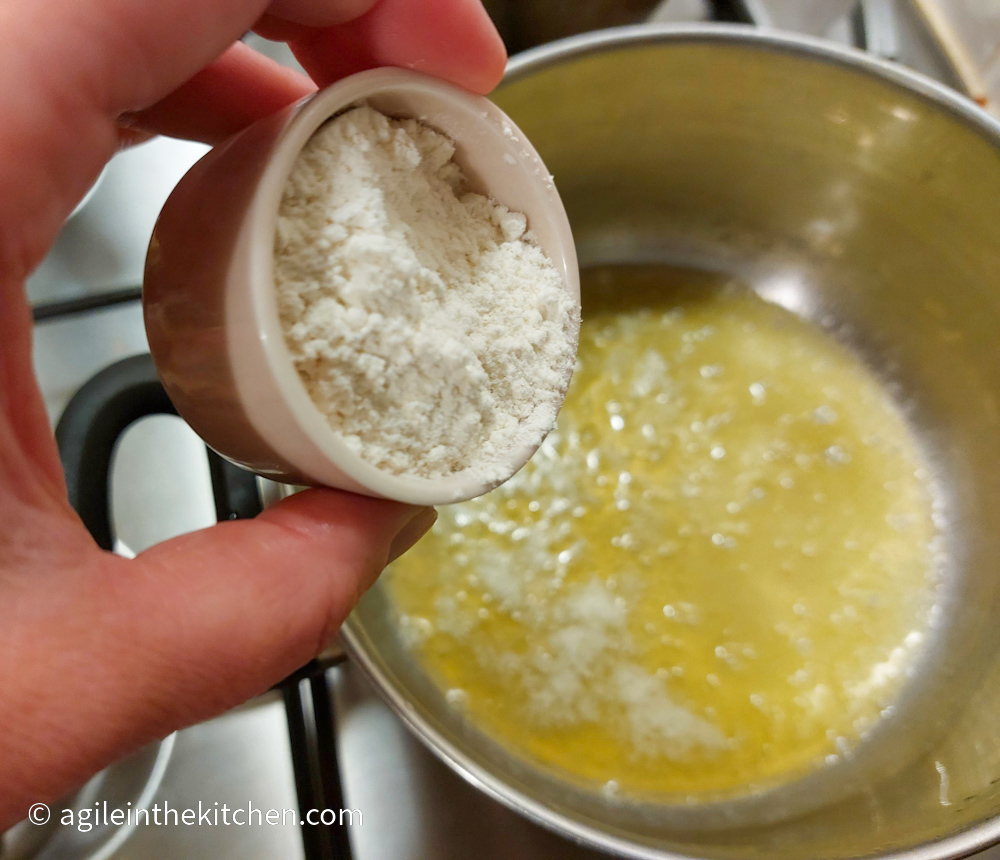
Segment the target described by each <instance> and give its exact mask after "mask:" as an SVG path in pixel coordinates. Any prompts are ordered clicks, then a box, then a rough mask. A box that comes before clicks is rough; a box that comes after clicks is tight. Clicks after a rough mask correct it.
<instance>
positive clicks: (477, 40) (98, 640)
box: [0, 0, 505, 830]
mask: <svg viewBox="0 0 1000 860" xmlns="http://www.w3.org/2000/svg"><path fill="white" fill-rule="evenodd" d="M251 27H254V28H255V29H257V30H258V32H260V33H261V34H262V35H265V36H267V37H269V38H281V39H285V40H287V41H289V44H290V45H291V47H292V49H293V51H294V52H295V54H296V56H297V57H298V58H299V61H300V62H301V63H302V65H303V67H304V68H305V69H306V70H307V71H308V72H309V74H310V75H311V76H312V78H313V80H314V81H316V82H317V83H319V84H320V85H322V84H326V83H329V82H330V81H332V80H334V79H336V78H339V77H342V76H343V75H346V74H349V73H351V72H354V71H359V70H361V69H364V68H369V67H373V66H378V65H399V66H406V67H409V68H414V69H418V70H420V71H423V72H427V73H429V74H433V75H436V76H438V77H443V78H447V79H450V80H452V81H455V82H457V83H459V84H462V85H464V86H466V87H467V88H469V89H472V90H476V91H478V92H487V91H489V90H490V89H492V87H493V86H494V85H495V84H496V83H497V82H498V81H499V79H500V77H501V75H502V73H503V67H504V62H505V53H504V49H503V45H502V43H501V42H500V39H499V36H498V35H497V33H496V31H495V29H494V28H493V26H492V24H491V23H490V21H489V19H488V17H487V16H486V14H485V12H484V11H483V9H482V7H481V6H480V4H479V0H273V2H271V4H270V6H268V3H267V0H163V2H157V3H144V2H134V0H32V2H30V3H9V4H5V5H4V7H3V8H2V9H0V35H2V36H3V42H4V45H5V49H4V54H3V57H2V59H0V69H2V74H0V691H2V692H0V726H2V728H3V731H2V732H0V830H2V829H4V828H5V827H7V826H8V825H10V824H12V823H13V822H14V821H15V820H17V819H19V818H20V817H21V816H23V815H24V814H25V813H26V811H27V809H28V806H29V805H30V804H31V803H35V802H39V801H42V802H48V801H52V800H54V799H56V798H57V797H59V796H60V795H61V794H63V793H64V792H66V791H67V790H69V789H71V788H73V787H75V786H76V785H78V784H79V783H81V782H82V781H83V780H85V779H86V778H87V777H88V776H89V775H91V774H92V773H94V772H96V771H97V770H99V769H100V768H101V767H104V766H105V765H107V764H109V763H110V762H112V761H113V760H115V759H117V758H119V757H121V756H122V755H124V754H126V753H127V752H129V751H130V750H132V749H134V748H136V747H138V746H140V745H142V744H143V743H146V742H148V741H150V740H153V739H154V738H157V737H162V736H163V735H165V734H167V733H169V732H170V731H172V730H174V729H177V728H180V727H182V726H185V725H189V724H191V723H193V722H196V721H199V720H203V719H206V718H208V717H211V716H213V715H215V714H218V713H221V712H223V711H225V710H227V709H228V708H231V707H233V706H234V705H236V704H238V703H239V702H241V701H243V700H245V699H247V698H249V697H251V696H253V695H255V694H257V693H260V692H262V691H264V690H266V689H267V688H268V687H269V686H270V685H271V684H273V683H275V682H276V681H278V680H279V679H281V678H282V677H284V676H285V675H287V674H288V673H290V672H292V671H293V670H294V669H296V668H297V667H299V666H300V665H302V664H304V663H306V662H307V661H308V660H309V659H311V658H312V657H313V656H315V655H316V654H317V652H318V651H319V650H321V648H322V647H323V646H324V644H325V643H327V642H328V641H329V640H330V638H331V637H332V636H333V635H334V634H335V632H336V631H337V629H338V628H339V627H340V624H341V622H342V621H343V619H344V618H345V616H346V615H347V613H348V612H349V611H350V609H351V608H352V607H353V606H354V604H355V603H356V602H357V599H358V598H359V597H360V595H361V594H362V593H363V592H364V590H365V589H366V588H367V587H368V586H369V585H370V584H371V582H372V581H373V580H374V578H375V577H376V576H377V575H378V573H379V572H380V571H381V570H382V568H383V567H384V566H385V564H386V562H387V560H388V559H391V558H392V557H394V556H395V555H397V554H399V553H401V552H403V551H405V549H407V548H408V547H409V546H410V545H411V544H412V543H413V542H415V541H416V540H417V539H418V538H419V537H420V535H422V534H423V532H424V531H426V530H427V528H429V527H430V524H431V523H432V522H433V518H434V513H433V511H432V510H431V509H427V508H414V507H410V506H406V505H401V504H395V503H391V502H383V501H377V500H374V499H368V498H363V497H360V496H354V495H351V494H348V493H343V492H338V491H333V490H310V491H308V492H305V493H301V494H299V495H297V496H295V497H293V498H291V499H288V500H286V501H285V502H283V503H281V504H280V505H277V506H276V507H274V508H271V509H269V510H268V511H266V512H265V513H264V514H262V515H261V516H259V517H258V518H257V519H256V520H253V521H243V522H231V523H223V524H220V525H217V526H214V527H212V528H210V529H205V530H204V531H200V532H195V533H193V534H189V535H184V536H182V537H179V538H176V539H174V540H171V541H167V542H166V543H163V544H160V545H159V546H156V547H153V548H152V549H150V550H147V551H146V552H144V553H142V554H140V555H139V556H138V557H137V558H136V559H133V560H126V559H122V558H117V557H115V556H112V555H110V554H108V553H104V552H102V551H101V550H99V549H98V548H97V546H96V545H95V544H94V542H93V541H92V540H91V539H90V536H89V535H88V534H87V532H86V530H85V529H84V527H83V525H82V523H81V522H80V520H79V519H78V518H77V516H76V515H75V513H74V512H73V511H72V509H71V508H70V506H69V504H68V502H67V500H66V491H65V487H64V483H63V477H62V469H61V466H60V463H59V456H58V452H57V451H56V447H55V443H54V441H53V437H52V434H51V432H50V431H49V426H48V420H47V417H46V414H45V408H44V404H43V401H42V397H41V394H40V392H39V389H38V385H37V382H36V380H35V376H34V373H33V370H32V360H31V333H32V324H31V313H30V309H29V307H28V304H27V301H26V299H25V295H24V280H25V278H26V277H27V275H28V274H29V273H30V272H31V270H32V269H33V268H34V267H35V266H36V265H37V264H38V262H39V261H40V260H41V258H42V256H43V255H44V254H45V252H46V251H47V249H48V248H49V247H50V245H51V244H52V242H53V240H54V239H55V236H56V234H57V233H58V231H59V228H60V227H61V225H62V223H63V221H64V220H65V218H66V216H67V215H68V214H69V212H70V211H71V210H72V208H73V206H74V205H75V203H76V202H77V201H78V200H79V199H80V197H81V196H82V195H83V193H84V192H85V191H86V189H87V187H88V186H89V185H90V183H91V182H93V180H94V179H95V178H96V176H97V174H98V173H99V171H100V169H101V168H102V167H103V165H104V163H105V162H106V161H107V160H108V158H110V157H111V155H113V154H114V152H115V150H116V149H117V148H118V147H119V146H120V145H121V143H122V142H131V141H135V140H139V139H142V138H143V137H144V136H146V135H148V134H151V133H167V134H171V135H174V136H178V137H190V138H193V139H197V140H203V141H206V142H208V143H216V142H218V141H220V140H224V139H225V138H226V137H228V136H229V135H231V134H232V133H234V132H236V131H238V130H239V129H240V128H242V127H244V126H245V125H247V124H248V123H250V122H252V121H253V120H255V119H257V118H259V117H261V116H264V115H266V114H268V113H271V112H272V111H274V110H277V109H278V108H280V107H282V106H284V105H285V104H287V103H289V102H292V101H294V100H296V99H298V98H300V97H302V96H304V95H307V94H308V93H309V92H310V91H312V90H313V89H314V84H313V83H312V82H311V81H309V80H308V79H306V78H304V77H302V76H301V75H298V74H296V73H294V72H292V71H290V70H288V69H284V68H282V67H280V66H278V65H277V64H275V63H273V62H271V61H270V60H268V59H266V58H264V57H262V56H260V55H258V54H255V53H254V52H253V51H251V50H250V49H248V48H246V46H244V45H242V44H240V43H239V42H238V41H236V40H238V39H239V37H240V36H241V35H242V34H243V33H244V32H245V31H246V30H247V29H249V28H251Z"/></svg>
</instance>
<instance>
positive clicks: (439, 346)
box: [275, 106, 579, 482]
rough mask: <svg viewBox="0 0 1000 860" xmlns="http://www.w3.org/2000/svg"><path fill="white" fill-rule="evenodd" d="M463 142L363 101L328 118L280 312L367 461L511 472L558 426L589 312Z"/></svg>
mask: <svg viewBox="0 0 1000 860" xmlns="http://www.w3.org/2000/svg"><path fill="white" fill-rule="evenodd" d="M454 151H455V149H454V144H453V143H452V141H451V140H450V139H449V138H447V137H445V136H444V135H442V134H441V133H439V132H437V131H435V130H434V129H432V128H430V127H428V126H427V125H424V124H422V123H420V122H418V121H416V120H412V119H404V120H396V119H390V118H388V117H386V116H384V115H383V114H381V113H379V112H377V111H375V110H374V109H372V108H370V107H367V106H362V107H357V108H353V109H351V110H349V111H348V112H346V113H344V114H341V115H340V116H338V117H336V118H335V119H333V120H331V121H329V122H328V123H326V124H325V125H324V126H323V127H322V128H320V129H319V130H318V131H317V132H316V134H315V135H313V137H312V138H311V139H310V140H309V142H308V143H307V144H306V146H305V148H304V150H303V151H302V153H301V154H300V155H299V157H298V159H297V160H296V162H295V165H294V167H293V169H292V173H291V176H290V178H289V180H288V184H287V186H286V188H285V191H284V196H283V198H282V201H281V208H280V211H279V217H278V228H277V235H276V240H275V278H276V283H277V290H278V304H279V310H280V315H281V323H282V328H283V331H284V334H285V340H286V343H287V345H288V348H289V350H290V351H291V355H292V359H293V361H294V362H295V366H296V368H297V370H298V372H299V375H300V377H301V379H302V381H303V382H304V384H305V387H306V389H307V390H308V392H309V395H310V396H311V397H312V399H313V401H314V402H315V404H316V406H317V407H318V408H319V410H320V411H321V412H322V413H323V414H324V415H325V416H326V418H327V419H328V421H329V423H330V425H331V427H333V428H334V429H335V430H336V431H337V432H339V433H340V434H341V435H342V436H343V438H344V439H345V440H346V442H347V444H348V445H349V446H350V447H351V448H352V449H353V450H354V451H355V452H357V453H358V454H359V455H360V456H361V457H362V458H364V459H365V460H367V461H368V462H370V463H372V464H374V465H375V466H378V467H379V468H381V469H384V470H386V471H388V472H392V473H394V474H410V475H420V476H424V477H429V478H430V477H439V476H445V475H451V474H454V473H456V472H460V471H463V470H470V471H469V472H468V473H467V474H469V476H470V477H476V478H481V479H483V480H488V481H494V482H499V481H501V480H504V479H506V478H507V477H509V476H510V471H511V469H510V467H509V466H508V465H507V461H508V460H509V456H510V454H511V452H512V451H513V450H515V449H516V448H518V447H520V446H523V445H537V444H538V443H539V442H540V441H541V439H542V438H543V437H544V435H545V434H546V433H547V432H548V431H549V430H550V429H551V427H552V425H553V423H554V421H555V417H556V412H557V410H558V408H559V405H560V404H561V402H562V397H563V394H564V393H565V390H566V387H567V385H568V383H569V378H570V375H571V373H572V369H573V365H574V361H575V355H576V341H577V332H578V327H579V319H578V311H577V308H576V304H575V302H574V301H573V300H571V299H570V297H569V296H568V294H567V293H566V291H565V289H564V288H563V284H562V279H561V277H560V275H559V273H558V272H557V271H556V269H555V267H554V266H553V264H552V262H551V261H550V260H549V259H548V258H547V257H546V256H545V254H544V253H543V252H542V250H541V249H540V248H539V247H538V245H537V244H536V242H535V241H534V239H533V238H532V234H531V233H530V231H528V230H527V224H526V220H525V216H524V215H521V214H519V213H517V212H511V211H510V210H508V209H506V208H505V207H504V206H501V205H500V204H499V203H497V202H496V201H494V200H492V199H490V198H488V197H484V196H482V195H480V194H474V193H470V192H469V191H467V190H466V181H465V177H464V176H463V175H462V172H461V170H460V169H459V167H458V165H457V164H456V163H455V161H454V158H453V156H454Z"/></svg>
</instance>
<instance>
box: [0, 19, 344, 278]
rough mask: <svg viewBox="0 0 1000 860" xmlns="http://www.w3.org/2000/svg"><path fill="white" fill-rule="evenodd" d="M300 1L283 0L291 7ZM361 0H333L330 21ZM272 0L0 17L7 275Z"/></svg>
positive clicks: (1, 194)
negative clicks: (159, 109) (144, 115)
mask: <svg viewBox="0 0 1000 860" xmlns="http://www.w3.org/2000/svg"><path fill="white" fill-rule="evenodd" d="M299 3H301V4H302V7H303V8H304V9H306V11H307V12H309V11H310V10H312V11H313V12H314V11H315V9H316V8H317V4H316V2H315V0H283V6H282V8H283V10H284V12H285V14H294V10H295V9H296V8H298V4H299ZM356 3H357V0H330V2H329V10H330V18H329V20H330V21H337V20H340V19H341V13H342V11H343V10H345V9H347V10H349V9H353V8H355V6H356ZM266 8H267V0H170V2H166V3H157V2H153V3H144V2H135V0H31V2H30V3H6V4H3V11H2V13H0V35H2V36H3V39H4V45H5V48H4V51H3V53H2V55H0V117H2V118H3V122H2V123H0V273H2V274H4V275H9V276H11V277H12V278H16V279H21V278H23V277H25V276H26V275H27V273H28V272H29V271H30V270H31V269H32V268H33V267H34V265H35V264H36V263H37V262H38V260H40V259H41V256H42V254H43V253H44V252H45V250H46V248H47V247H48V245H49V243H50V242H51V240H52V238H53V237H54V236H55V234H56V232H57V231H58V229H59V227H60V226H61V225H62V222H63V220H64V219H65V217H66V216H67V215H68V214H69V212H70V211H71V210H72V208H73V206H74V205H75V203H76V202H77V201H78V200H79V199H80V197H81V196H82V195H83V193H84V192H85V191H86V190H87V188H88V187H89V186H90V184H91V183H92V182H93V181H94V179H95V178H96V177H97V174H98V172H99V171H100V169H101V167H102V166H103V164H104V163H105V162H106V161H107V159H108V158H109V157H110V156H111V155H112V154H113V153H114V151H115V149H116V148H117V146H118V134H117V131H116V128H115V124H114V119H115V118H116V117H117V116H118V115H120V114H122V113H134V112H138V111H142V110H145V109H146V108H149V107H150V106H152V105H154V104H155V103H156V102H158V101H160V100H161V99H163V98H164V97H166V96H167V94H168V93H170V92H171V91H172V90H174V89H176V88H177V87H179V86H181V85H182V84H183V83H184V82H185V81H187V80H188V79H189V78H191V77H192V76H193V75H195V73H197V72H198V71H199V70H200V69H201V68H202V67H204V66H205V65H207V64H209V63H211V62H213V61H214V60H215V59H217V58H218V57H219V56H221V55H222V53H223V52H224V51H225V50H226V49H227V48H228V47H229V46H230V45H232V44H233V43H234V42H235V41H237V40H238V39H239V38H240V36H241V35H242V34H243V33H244V32H246V31H247V30H248V29H249V28H250V26H251V25H252V24H253V22H254V21H256V20H257V19H259V18H260V17H261V15H262V14H264V12H265V10H266Z"/></svg>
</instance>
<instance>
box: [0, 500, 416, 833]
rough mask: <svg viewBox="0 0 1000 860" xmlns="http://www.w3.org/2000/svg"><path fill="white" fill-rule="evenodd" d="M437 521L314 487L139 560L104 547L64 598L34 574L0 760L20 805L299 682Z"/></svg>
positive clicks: (19, 600)
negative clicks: (302, 669)
mask: <svg viewBox="0 0 1000 860" xmlns="http://www.w3.org/2000/svg"><path fill="white" fill-rule="evenodd" d="M432 521H433V511H432V510H431V509H427V508H415V507H410V506H407V505H401V504H397V503H393V502H385V501H378V500H375V499H369V498H365V497H362V496H355V495H352V494H349V493H342V492H338V491H333V490H312V491H308V492H306V493H302V494H301V495H299V496H296V497H294V498H292V499H289V500H287V501H285V502H283V503H281V504H280V505H278V506H277V507H275V508H273V509H271V510H269V511H267V512H265V513H264V514H262V515H261V516H260V517H258V518H257V519H256V520H254V521H243V522H229V523H223V524H220V525H218V526H215V527H213V528H211V529H206V530H204V531H200V532H195V533H192V534H189V535H185V536H182V537H180V538H176V539H175V540H172V541H168V542H166V543H164V544H161V545H160V546H157V547H154V548H153V549H151V550H149V551H147V552H145V553H142V554H141V555H140V556H139V557H138V558H137V559H135V560H133V561H126V560H124V559H117V558H114V557H111V556H107V555H105V554H98V553H96V552H95V554H94V555H95V557H96V558H97V559H98V561H97V562H96V563H94V562H91V563H89V564H87V565H84V566H82V567H81V569H80V570H79V571H78V572H77V573H76V574H75V575H74V574H73V573H70V574H69V575H62V573H60V587H59V589H56V590H53V589H52V588H51V587H49V586H48V585H47V584H46V583H44V582H37V581H36V582H35V583H34V586H33V587H32V583H31V580H30V578H28V577H25V579H24V581H23V588H22V592H23V593H22V594H20V595H17V594H14V595H13V599H12V600H11V601H9V602H8V605H7V606H6V607H0V617H2V618H3V620H4V622H5V623H4V624H2V625H0V643H2V644H3V647H4V653H6V654H8V655H12V659H11V660H9V661H5V663H4V665H2V666H0V680H2V681H3V684H4V687H3V688H4V698H3V701H0V718H2V725H3V726H4V732H3V733H2V734H0V761H4V762H5V766H4V767H5V774H4V775H5V783H6V784H7V785H9V786H16V787H17V795H18V798H19V799H18V800H17V801H16V803H15V805H16V804H17V803H20V804H21V805H22V806H27V804H28V803H30V802H34V801H39V800H42V801H44V800H47V799H49V798H53V797H55V796H58V795H59V794H60V793H62V792H63V791H65V790H66V789H68V788H70V787H72V786H73V785H74V784H76V783H78V782H80V781H82V780H83V779H84V778H86V777H87V776H89V775H90V774H91V773H94V772H95V771H97V770H99V769H100V768H101V767H103V766H105V765H106V764H108V763H109V762H111V761H113V760H115V759H116V758H118V757H120V756H121V755H123V754H125V753H126V752H128V751H129V750H131V749H134V748H136V747H137V746H139V745H141V744H143V743H146V742H148V741H150V740H152V739H154V738H156V737H162V736H164V735H165V734H167V733H168V732H170V731H172V730H174V729H177V728H181V727H183V726H186V725H189V724H191V723H193V722H196V721H199V720H203V719H206V718H208V717H210V716H213V715H215V714H218V713H221V712H223V711H225V710H227V709H229V708H231V707H233V706H234V705H236V704H238V703H240V702H242V701H245V700H246V699H247V698H249V697H250V696H253V695H255V694H257V693H260V692H262V691H264V690H266V689H267V688H268V687H270V686H271V685H273V684H274V683H276V682H277V681H279V680H280V679H281V678H283V677H285V676H286V675H288V674H290V673H291V672H292V671H294V670H295V669H296V668H298V667H299V666H301V665H302V664H304V663H305V662H307V661H308V660H309V659H311V658H312V657H313V656H315V655H316V654H317V653H318V652H319V651H320V650H321V649H322V647H323V646H324V644H325V643H327V642H328V641H329V640H330V639H331V638H332V636H333V635H334V634H335V632H336V631H337V629H339V627H340V624H341V623H342V621H343V620H344V618H345V617H346V615H347V613H348V612H349V611H350V610H351V608H352V607H353V606H354V604H355V603H356V602H357V600H358V599H359V597H360V596H361V594H362V593H363V592H364V591H365V589H366V588H368V586H369V585H370V584H371V583H372V581H373V580H374V578H375V577H376V576H377V575H378V573H379V572H380V571H381V570H382V568H383V566H384V565H385V563H386V561H387V559H388V558H389V557H390V555H391V554H393V553H394V552H399V551H401V549H402V548H403V547H404V546H405V544H407V543H412V542H413V541H415V540H416V539H417V537H419V533H422V531H425V530H426V529H427V528H428V527H429V526H430V524H431V522H432ZM36 580H37V577H36ZM10 597H11V594H10V590H8V598H10ZM5 612H12V613H15V614H14V616H13V617H6V616H5V615H4V613H5ZM15 618H16V623H13V620H14V619H15ZM12 637H15V638H14V639H13V640H12ZM14 664H16V666H17V671H16V673H15V672H9V673H5V671H4V669H5V667H9V666H11V665H14ZM5 674H7V677H6V678H5V677H4V675H5ZM4 702H7V703H15V704H11V705H10V706H9V707H5V706H4ZM3 799H6V792H5V793H4V794H3V795H0V800H3ZM2 817H3V810H2V808H0V819H2ZM2 826H3V825H2V824H0V827H2Z"/></svg>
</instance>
